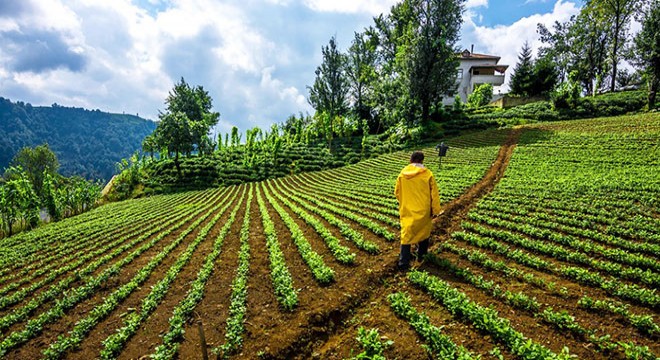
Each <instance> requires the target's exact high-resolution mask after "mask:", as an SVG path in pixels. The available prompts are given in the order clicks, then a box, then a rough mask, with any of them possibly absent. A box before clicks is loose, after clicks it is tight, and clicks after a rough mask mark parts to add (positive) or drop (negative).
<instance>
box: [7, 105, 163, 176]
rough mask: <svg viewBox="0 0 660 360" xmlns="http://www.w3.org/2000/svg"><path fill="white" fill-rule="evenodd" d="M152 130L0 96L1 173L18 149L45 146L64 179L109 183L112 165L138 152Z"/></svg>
mask: <svg viewBox="0 0 660 360" xmlns="http://www.w3.org/2000/svg"><path fill="white" fill-rule="evenodd" d="M155 128H156V123H154V122H152V121H147V120H145V119H142V118H139V117H137V116H134V115H124V114H109V113H105V112H101V111H99V110H93V111H90V110H85V109H81V108H69V107H63V106H59V105H54V106H52V107H50V106H49V107H42V106H32V105H30V104H26V103H23V102H20V101H19V102H16V103H12V102H11V101H10V100H8V99H4V98H1V97H0V170H1V169H4V168H6V167H7V166H9V163H10V161H11V160H12V158H14V157H15V156H16V154H17V153H18V152H19V151H20V150H21V149H22V148H24V147H34V146H37V145H41V144H44V143H47V144H48V149H50V150H52V152H53V153H55V154H56V155H57V158H58V160H59V164H60V169H59V170H60V171H61V173H62V175H64V176H71V175H78V176H82V177H84V178H86V179H103V180H109V179H110V178H111V177H112V175H113V174H114V173H115V163H116V162H118V161H120V160H121V159H122V158H125V157H127V156H129V155H130V154H131V153H133V152H134V151H136V150H138V149H139V148H140V142H141V141H142V139H143V138H144V137H145V136H146V135H148V134H149V133H151V132H152V131H153V130H154V129H155ZM34 151H35V150H33V153H34ZM25 169H26V170H27V168H25ZM35 175H38V176H37V177H40V176H41V171H40V172H39V173H38V174H37V173H36V172H35Z"/></svg>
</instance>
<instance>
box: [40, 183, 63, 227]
mask: <svg viewBox="0 0 660 360" xmlns="http://www.w3.org/2000/svg"><path fill="white" fill-rule="evenodd" d="M42 190H43V200H42V204H43V206H45V207H46V209H47V210H48V214H50V217H51V218H52V219H53V220H55V221H58V220H60V219H61V218H62V206H61V204H60V201H59V198H58V191H57V178H56V177H55V176H52V175H51V174H49V173H48V172H45V171H44V183H43V189H42Z"/></svg>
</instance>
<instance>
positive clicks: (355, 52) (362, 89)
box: [346, 32, 378, 123]
mask: <svg viewBox="0 0 660 360" xmlns="http://www.w3.org/2000/svg"><path fill="white" fill-rule="evenodd" d="M376 59H377V54H376V46H375V41H373V39H372V38H370V37H368V36H367V35H365V34H363V33H357V32H356V33H355V37H354V38H353V43H352V44H351V47H350V48H349V49H348V55H347V67H346V75H347V77H348V81H349V86H350V97H351V102H352V103H353V104H352V107H353V113H354V114H356V115H357V116H358V118H360V119H365V120H367V121H368V122H370V123H371V121H372V114H371V109H372V106H371V104H372V101H373V100H372V96H373V85H374V82H375V81H376V79H377V76H378V75H377V73H376Z"/></svg>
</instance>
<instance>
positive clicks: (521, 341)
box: [0, 114, 660, 359]
mask: <svg viewBox="0 0 660 360" xmlns="http://www.w3.org/2000/svg"><path fill="white" fill-rule="evenodd" d="M448 144H449V145H450V149H449V152H448V157H446V158H444V159H443V160H442V165H439V164H438V161H437V157H436V156H435V152H434V150H433V147H429V148H426V149H424V151H425V153H426V156H427V161H426V163H427V166H429V167H430V168H431V169H432V170H433V171H434V173H435V174H436V178H437V179H438V185H439V188H440V195H441V200H442V203H443V209H444V213H443V215H442V216H441V217H440V218H439V219H438V221H437V223H436V230H435V232H434V236H433V245H432V255H431V256H430V257H429V258H428V259H426V261H425V262H423V263H421V264H419V263H418V264H417V265H416V266H415V268H416V269H414V270H412V271H410V272H409V273H398V272H396V271H395V266H394V265H395V263H396V256H397V254H398V240H397V235H398V212H397V202H396V199H395V198H394V196H393V187H394V181H395V179H396V176H397V175H398V172H399V171H400V169H401V168H402V167H403V166H404V165H405V164H406V163H407V159H408V156H409V153H408V152H399V153H395V154H391V155H386V156H381V157H378V158H375V159H371V160H367V161H363V162H360V163H358V164H356V165H352V166H348V167H344V168H340V169H334V170H329V171H322V172H314V173H306V174H299V175H295V176H289V177H285V178H281V179H277V180H270V181H265V182H259V183H251V184H247V185H241V186H231V187H227V188H221V189H214V190H207V191H200V192H188V193H182V194H177V195H170V196H155V197H151V198H146V199H139V200H134V201H126V202H121V203H114V204H110V205H106V206H103V207H100V208H98V209H96V210H93V211H91V212H88V213H85V214H83V215H80V216H77V217H75V218H71V219H67V220H64V221H61V222H58V223H55V224H51V225H48V226H44V227H42V228H39V229H37V230H35V231H32V232H29V233H23V234H19V235H17V236H14V237H11V238H8V239H3V240H0V357H4V358H8V359H38V358H71V359H92V358H104V359H109V358H120V359H131V358H140V357H147V356H149V355H151V356H153V357H155V358H159V359H162V358H172V357H178V358H181V359H201V358H202V353H203V352H204V351H207V352H208V353H209V355H210V356H211V357H215V355H213V354H214V353H216V354H218V356H220V357H231V358H245V359H255V358H300V359H307V358H318V359H342V358H350V357H352V356H357V355H358V354H359V353H361V352H363V351H366V350H365V349H372V350H373V349H374V348H375V349H376V350H374V351H375V352H378V351H379V350H378V346H383V347H384V349H383V350H382V353H383V355H384V356H385V357H386V358H388V359H394V358H398V359H423V358H438V359H447V358H460V359H468V358H477V357H482V358H484V359H487V358H505V359H514V358H524V359H542V358H569V357H575V356H577V357H579V358H585V359H592V358H601V359H606V358H622V359H623V358H630V359H655V358H656V357H657V356H659V355H660V341H659V340H660V327H659V324H660V321H659V320H658V318H659V316H658V315H659V314H660V294H658V290H657V289H658V287H659V285H660V116H658V115H657V114H647V115H638V116H626V117H618V118H606V119H595V120H585V121H573V122H563V123H548V124H542V125H535V126H527V127H523V128H518V129H513V130H511V129H509V130H490V131H485V132H480V133H475V134H472V135H466V136H463V137H460V138H455V139H452V140H450V141H448ZM439 166H440V167H439ZM361 328H364V330H367V331H363V330H361ZM370 329H378V331H377V333H376V331H369V330H370ZM358 335H360V336H359V338H360V341H358V340H356V337H358ZM202 337H203V338H204V340H202ZM204 347H206V350H204Z"/></svg>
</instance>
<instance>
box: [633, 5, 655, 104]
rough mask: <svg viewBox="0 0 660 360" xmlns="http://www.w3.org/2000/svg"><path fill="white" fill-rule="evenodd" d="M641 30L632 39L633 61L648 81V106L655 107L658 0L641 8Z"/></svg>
mask: <svg viewBox="0 0 660 360" xmlns="http://www.w3.org/2000/svg"><path fill="white" fill-rule="evenodd" d="M641 20H642V30H640V31H639V33H637V35H636V36H635V41H634V49H635V51H634V53H635V55H636V56H635V57H634V59H633V62H634V64H635V66H636V67H638V68H639V69H641V70H642V71H643V73H644V76H645V77H646V79H647V82H648V91H649V95H648V108H649V109H653V108H654V107H655V102H656V97H657V93H658V90H659V89H660V0H651V2H650V3H649V5H648V7H647V8H643V13H642V17H641Z"/></svg>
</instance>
